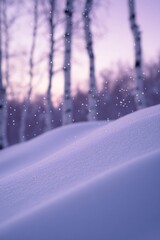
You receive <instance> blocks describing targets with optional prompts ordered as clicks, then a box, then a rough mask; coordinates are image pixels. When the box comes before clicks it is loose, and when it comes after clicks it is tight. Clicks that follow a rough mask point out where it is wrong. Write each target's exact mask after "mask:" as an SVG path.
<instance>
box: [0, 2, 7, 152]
mask: <svg viewBox="0 0 160 240" xmlns="http://www.w3.org/2000/svg"><path fill="white" fill-rule="evenodd" d="M5 99H6V92H5V88H4V86H3V78H2V1H0V150H1V149H3V148H4V147H5V129H4V126H5V124H4V121H5V113H4V111H5Z"/></svg>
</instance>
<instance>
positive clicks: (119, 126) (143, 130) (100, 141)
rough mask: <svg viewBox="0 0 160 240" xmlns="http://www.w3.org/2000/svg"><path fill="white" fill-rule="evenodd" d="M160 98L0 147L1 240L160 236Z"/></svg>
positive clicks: (147, 238)
mask: <svg viewBox="0 0 160 240" xmlns="http://www.w3.org/2000/svg"><path fill="white" fill-rule="evenodd" d="M159 119H160V105H158V106H155V107H151V108H147V109H144V110H140V111H138V112H136V113H132V114H130V115H128V116H125V117H123V118H121V119H118V120H116V121H113V122H110V123H106V122H92V123H91V122H90V123H79V124H73V125H69V126H66V127H61V128H59V129H56V130H53V131H51V132H49V133H46V134H44V135H42V136H40V137H37V138H36V139H34V140H32V141H29V142H27V143H23V144H20V145H17V146H13V147H10V148H8V149H6V150H3V151H2V152H1V153H0V175H1V181H0V239H3V240H12V239H15V240H19V239H24V240H25V239H26V240H28V239H34V240H36V239H37V240H41V239H42V240H43V239H44V240H46V239H56V240H63V239H64V240H72V239H73V240H75V239H76V240H80V239H86V240H88V239H92V240H99V239H100V240H103V239H104V240H106V239H110V240H116V239H118V240H119V239H122V240H132V239H133V240H150V239H151V240H159V239H160V204H159V203H160V174H159V172H160V124H159Z"/></svg>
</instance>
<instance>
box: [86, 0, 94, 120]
mask: <svg viewBox="0 0 160 240" xmlns="http://www.w3.org/2000/svg"><path fill="white" fill-rule="evenodd" d="M92 6H93V0H86V3H85V8H84V12H83V20H84V31H85V40H86V49H87V52H88V57H89V63H90V78H89V92H88V121H94V120H96V116H97V115H96V106H97V104H96V94H97V88H96V77H95V57H94V52H93V38H92V31H91V18H90V12H91V9H92Z"/></svg>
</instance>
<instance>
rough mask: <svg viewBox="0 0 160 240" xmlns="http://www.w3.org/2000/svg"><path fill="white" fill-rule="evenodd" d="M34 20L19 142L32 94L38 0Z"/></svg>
mask: <svg viewBox="0 0 160 240" xmlns="http://www.w3.org/2000/svg"><path fill="white" fill-rule="evenodd" d="M33 15H34V20H33V34H32V44H31V50H30V57H29V87H28V92H27V95H26V97H25V99H24V106H23V110H22V115H21V126H20V142H24V141H25V140H26V139H25V129H26V123H27V115H28V110H29V104H30V98H31V94H32V82H33V77H34V55H35V49H36V40H37V30H38V0H34V12H33Z"/></svg>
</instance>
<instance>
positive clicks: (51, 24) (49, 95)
mask: <svg viewBox="0 0 160 240" xmlns="http://www.w3.org/2000/svg"><path fill="white" fill-rule="evenodd" d="M55 6H56V0H49V8H50V10H49V11H50V12H49V18H48V23H49V34H50V51H49V75H48V87H47V94H46V117H45V125H46V126H45V128H46V130H47V131H48V130H50V129H51V128H52V125H51V124H52V92H51V91H52V79H53V59H54V43H55V42H54V33H55V25H54V17H55Z"/></svg>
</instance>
